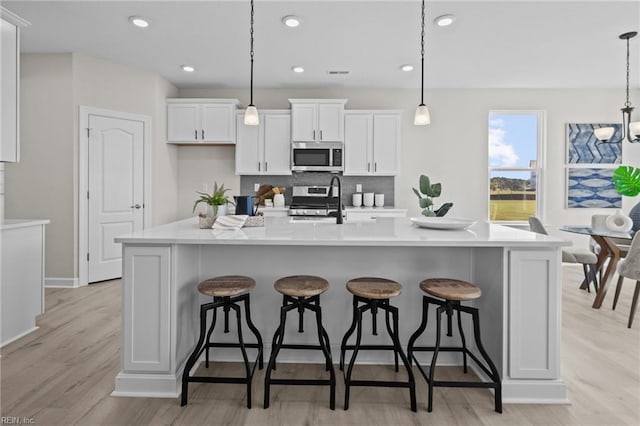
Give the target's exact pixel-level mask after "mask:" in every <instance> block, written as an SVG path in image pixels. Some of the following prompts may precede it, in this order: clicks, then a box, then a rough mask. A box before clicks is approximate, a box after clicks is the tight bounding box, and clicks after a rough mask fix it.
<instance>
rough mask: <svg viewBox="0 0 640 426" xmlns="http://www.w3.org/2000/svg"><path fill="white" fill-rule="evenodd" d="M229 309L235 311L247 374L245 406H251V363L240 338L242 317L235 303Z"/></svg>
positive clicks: (240, 337) (239, 337)
mask: <svg viewBox="0 0 640 426" xmlns="http://www.w3.org/2000/svg"><path fill="white" fill-rule="evenodd" d="M229 307H230V308H231V309H233V310H234V311H236V323H237V324H238V343H240V351H241V352H242V360H243V361H244V369H245V373H246V375H247V408H251V379H252V377H253V374H252V373H251V365H250V364H249V358H248V357H247V350H246V349H245V347H244V339H243V338H242V318H241V315H240V307H239V306H238V305H236V304H231V305H229Z"/></svg>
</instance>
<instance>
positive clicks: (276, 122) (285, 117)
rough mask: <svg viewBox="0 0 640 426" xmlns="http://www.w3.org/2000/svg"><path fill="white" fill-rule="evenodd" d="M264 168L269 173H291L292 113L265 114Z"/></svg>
mask: <svg viewBox="0 0 640 426" xmlns="http://www.w3.org/2000/svg"><path fill="white" fill-rule="evenodd" d="M262 123H264V169H263V171H264V172H265V173H267V174H270V175H273V174H278V175H290V174H291V161H290V158H291V115H289V114H265V115H264V120H263V121H262Z"/></svg>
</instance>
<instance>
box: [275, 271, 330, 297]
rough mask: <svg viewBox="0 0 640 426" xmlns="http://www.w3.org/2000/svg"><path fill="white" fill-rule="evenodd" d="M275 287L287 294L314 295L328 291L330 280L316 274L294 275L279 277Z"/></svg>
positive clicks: (294, 295) (297, 295)
mask: <svg viewBox="0 0 640 426" xmlns="http://www.w3.org/2000/svg"><path fill="white" fill-rule="evenodd" d="M273 287H274V288H275V289H276V291H277V292H278V293H281V294H284V295H285V296H291V297H313V296H317V295H319V294H322V293H324V292H325V291H327V289H328V288H329V282H327V280H325V279H324V278H321V277H316V276H314V275H292V276H289V277H283V278H280V279H278V280H277V281H276V282H275V283H274V284H273Z"/></svg>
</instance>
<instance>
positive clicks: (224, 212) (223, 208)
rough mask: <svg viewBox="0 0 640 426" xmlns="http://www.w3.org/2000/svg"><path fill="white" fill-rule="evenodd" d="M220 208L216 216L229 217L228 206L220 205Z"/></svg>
mask: <svg viewBox="0 0 640 426" xmlns="http://www.w3.org/2000/svg"><path fill="white" fill-rule="evenodd" d="M216 207H218V211H217V212H216V216H226V215H227V205H226V204H220V205H219V206H216Z"/></svg>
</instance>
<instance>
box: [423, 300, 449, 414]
mask: <svg viewBox="0 0 640 426" xmlns="http://www.w3.org/2000/svg"><path fill="white" fill-rule="evenodd" d="M444 310H445V308H444V307H443V306H439V307H438V309H436V345H435V347H434V348H433V357H432V358H431V365H430V366H429V380H427V385H428V388H429V394H428V396H427V398H428V400H427V411H428V412H429V413H430V412H431V411H432V410H433V382H434V375H435V372H436V361H437V359H438V351H439V350H440V332H441V331H440V329H441V328H442V312H443V311H444Z"/></svg>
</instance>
